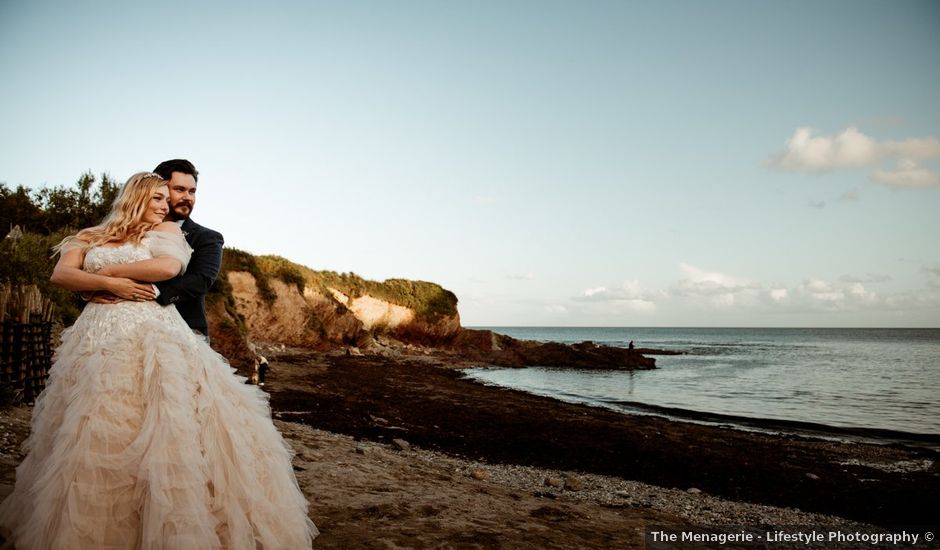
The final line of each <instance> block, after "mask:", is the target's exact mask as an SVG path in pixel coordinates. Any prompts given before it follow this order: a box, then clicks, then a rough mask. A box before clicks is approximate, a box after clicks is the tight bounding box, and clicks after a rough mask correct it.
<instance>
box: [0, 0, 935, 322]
mask: <svg viewBox="0 0 940 550" xmlns="http://www.w3.org/2000/svg"><path fill="white" fill-rule="evenodd" d="M938 28H940V3H937V2H913V1H903V2H881V1H878V2H864V1H847V2H840V1H829V2H800V1H797V2H777V3H769V2H745V1H742V2H732V1H718V2H648V3H645V2H644V3H641V2H626V1H618V2H601V1H589V2H549V1H539V2H536V1H527V2H395V3H392V2H337V3H318V2H273V3H270V4H266V5H263V6H262V5H261V4H260V3H238V2H234V3H232V2H216V3H199V4H198V5H196V6H189V5H187V4H185V3H181V2H160V3H153V2H151V3H146V4H143V3H128V2H85V3H81V4H79V3H72V2H43V1H30V2H27V1H15V0H3V1H0V75H2V80H3V83H4V84H3V86H0V121H2V125H3V127H4V129H5V131H4V132H3V133H2V135H0V181H2V182H6V183H7V184H8V185H18V184H24V185H28V186H30V187H40V186H42V185H58V184H69V183H71V182H73V181H75V180H76V179H77V178H78V176H79V175H80V174H81V173H82V172H84V171H87V170H91V171H92V172H95V173H101V172H108V173H110V174H111V175H112V176H114V177H115V178H117V179H119V180H124V179H126V178H127V177H128V176H129V175H130V174H132V173H134V172H136V171H139V170H145V169H151V168H152V167H153V166H154V165H156V164H157V162H159V161H161V160H164V159H166V158H175V157H185V158H189V159H191V160H192V161H193V162H195V163H196V165H197V167H198V168H199V170H200V172H201V178H200V184H199V195H200V198H199V201H198V203H197V205H196V210H195V214H194V218H195V219H196V220H197V221H199V222H200V223H203V224H204V225H207V226H210V227H212V228H214V229H217V230H219V231H221V232H222V233H223V234H224V235H225V236H226V241H227V244H228V245H230V246H234V247H237V248H241V249H245V250H248V251H251V252H254V253H273V254H279V255H282V256H285V257H287V258H289V259H291V260H294V261H297V262H300V263H303V264H305V265H308V266H310V267H313V268H315V269H331V270H336V271H354V272H356V273H358V274H360V275H363V276H365V277H368V278H372V279H377V280H382V279H385V278H390V277H405V278H411V279H422V280H429V281H434V282H437V283H440V284H441V285H443V286H445V287H446V288H448V289H451V290H453V291H454V292H455V293H456V294H457V296H458V297H459V299H460V306H459V308H460V312H461V316H462V319H463V322H464V324H466V325H587V326H592V325H603V326H940V252H938V250H940V247H938V246H937V245H938V235H940V221H938V219H940V216H938V215H937V212H938V206H940V176H938V172H940V140H938V136H940V109H938V107H937V106H938V105H940V72H938V71H937V70H936V68H935V67H936V60H937V59H938V58H940V33H938V32H937V29H938Z"/></svg>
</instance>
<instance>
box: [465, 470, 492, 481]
mask: <svg viewBox="0 0 940 550" xmlns="http://www.w3.org/2000/svg"><path fill="white" fill-rule="evenodd" d="M470 477H472V478H473V479H477V480H480V481H488V480H489V479H490V474H489V473H488V472H487V471H486V470H483V469H481V468H477V469H476V470H473V471H472V472H470Z"/></svg>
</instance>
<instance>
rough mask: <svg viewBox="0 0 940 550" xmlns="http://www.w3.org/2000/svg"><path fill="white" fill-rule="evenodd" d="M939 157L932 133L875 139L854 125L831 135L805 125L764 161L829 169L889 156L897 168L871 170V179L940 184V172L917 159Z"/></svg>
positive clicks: (901, 183) (805, 169) (788, 166)
mask: <svg viewBox="0 0 940 550" xmlns="http://www.w3.org/2000/svg"><path fill="white" fill-rule="evenodd" d="M938 158H940V139H937V138H936V137H934V136H928V137H924V138H911V139H906V140H903V141H884V142H878V141H876V140H875V139H873V138H871V137H869V136H867V135H865V134H864V133H862V132H861V131H859V130H858V128H855V127H849V128H846V129H845V130H843V131H842V132H841V133H839V134H837V135H834V136H826V135H816V133H815V132H814V130H813V129H811V128H805V127H804V128H797V129H796V131H795V132H794V133H793V135H792V136H791V137H790V139H788V140H787V142H786V146H785V149H784V150H783V151H782V152H780V153H777V154H776V155H774V156H773V157H771V158H770V159H769V160H768V162H767V164H768V165H770V166H772V167H776V168H781V169H783V170H791V171H803V172H828V171H830V170H837V169H844V168H868V167H871V166H874V165H875V164H877V163H879V162H881V161H883V160H886V159H891V160H894V161H896V162H897V165H896V167H895V168H894V169H893V170H883V169H877V170H875V171H873V172H872V173H871V175H870V178H871V179H872V181H875V182H877V183H881V184H884V185H890V186H896V187H933V186H938V185H940V174H937V173H936V172H935V171H933V170H931V169H930V168H927V167H924V166H922V165H920V164H918V163H917V162H918V161H924V160H930V159H938ZM854 198H856V197H851V199H850V200H854Z"/></svg>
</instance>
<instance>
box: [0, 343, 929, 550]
mask: <svg viewBox="0 0 940 550" xmlns="http://www.w3.org/2000/svg"><path fill="white" fill-rule="evenodd" d="M269 352H270V353H271V354H270V355H269V358H270V359H271V364H272V369H271V372H270V374H269V377H268V381H267V384H266V385H265V387H264V388H265V390H266V391H268V392H269V393H270V394H271V404H272V409H273V414H274V418H275V422H276V424H277V426H278V428H279V429H280V430H281V431H282V433H283V434H284V436H285V437H286V438H287V439H288V441H290V443H291V445H292V446H293V448H294V449H295V451H296V453H297V455H296V457H295V461H294V464H295V470H296V473H297V476H298V480H299V481H300V483H301V486H302V488H303V490H304V492H305V494H306V495H307V496H308V497H309V501H310V506H311V507H310V517H311V518H313V520H314V521H315V522H316V523H317V525H318V527H319V528H320V530H321V532H322V534H321V536H320V537H319V538H318V539H317V540H316V542H315V547H316V548H531V547H542V548H574V547H577V548H610V547H618V548H642V547H644V534H645V533H646V531H647V530H648V529H649V528H650V527H651V526H657V525H666V524H694V525H700V526H712V527H713V528H714V529H716V530H720V529H721V528H722V527H721V526H731V525H745V526H749V527H748V528H749V529H750V528H752V529H754V530H760V529H762V527H761V526H766V525H819V526H823V525H829V526H841V527H844V528H857V529H869V530H871V529H877V527H876V526H879V525H881V526H883V525H891V524H896V523H906V524H929V523H932V522H934V521H935V519H936V510H937V504H938V502H937V497H936V494H937V489H938V486H940V483H938V481H940V474H938V466H937V457H936V453H935V452H933V451H929V450H925V449H912V448H904V447H900V446H880V445H864V444H855V443H852V444H849V443H837V442H832V441H821V440H816V439H806V438H800V437H794V436H772V435H764V434H757V433H748V432H742V431H738V430H732V429H728V428H720V427H709V426H699V425H694V424H687V423H678V422H671V421H667V420H663V419H659V418H654V417H639V416H626V415H622V414H618V413H614V412H611V411H606V410H602V409H596V408H592V407H586V406H580V405H571V404H566V403H561V402H558V401H555V400H552V399H548V398H541V397H536V396H531V395H527V394H524V393H521V392H516V391H510V390H504V389H498V388H493V387H488V386H484V385H482V384H478V383H475V382H471V381H469V380H464V379H461V377H460V372H459V370H458V369H456V368H454V367H459V366H462V365H460V363H459V361H455V360H453V359H452V358H447V357H436V356H432V355H423V354H414V355H404V356H398V357H388V356H380V355H372V356H360V357H357V356H346V355H345V354H337V353H333V354H323V353H314V352H310V351H306V350H291V349H284V350H281V351H274V350H269ZM463 366H466V365H463ZM29 415H30V409H29V408H28V407H25V406H19V407H13V408H9V409H6V410H4V411H3V412H2V415H0V424H2V426H0V429H2V436H0V482H2V483H3V484H4V487H3V492H4V493H5V492H6V491H8V490H9V486H10V485H11V484H12V481H13V479H14V468H15V466H16V464H18V462H19V460H21V458H22V454H21V451H20V450H19V448H18V447H19V444H20V443H21V442H22V440H23V439H24V438H25V437H26V435H27V434H28V430H29V424H28V422H29ZM872 524H874V525H872ZM777 547H783V546H777ZM869 547H870V546H869Z"/></svg>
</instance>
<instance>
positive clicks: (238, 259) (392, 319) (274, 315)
mask: <svg viewBox="0 0 940 550" xmlns="http://www.w3.org/2000/svg"><path fill="white" fill-rule="evenodd" d="M207 314H208V315H209V323H210V335H211V337H212V342H213V346H214V347H215V348H216V349H218V350H219V352H220V353H222V354H223V355H225V356H226V357H228V358H229V361H230V362H231V363H232V364H233V365H234V366H236V367H239V368H244V367H247V366H248V365H250V364H251V362H252V361H253V357H254V355H253V353H252V352H251V350H250V347H249V345H248V342H250V341H263V342H266V343H272V344H284V345H286V346H296V347H304V348H310V349H315V350H321V351H326V350H330V349H335V348H340V347H344V348H369V347H371V346H374V345H375V344H376V341H377V339H378V338H382V339H383V340H386V341H391V342H396V343H407V344H417V345H422V346H431V347H438V346H444V345H447V344H448V343H449V342H451V341H452V340H453V339H454V338H456V336H457V335H458V334H459V333H460V331H461V330H462V329H461V326H460V315H459V313H458V312H457V297H456V296H455V295H454V294H453V293H452V292H450V291H448V290H446V289H444V288H442V287H441V286H440V285H437V284H434V283H429V282H425V281H409V280H404V279H388V280H386V281H384V282H381V283H380V282H376V281H368V280H366V279H363V278H361V277H359V276H358V275H355V274H353V273H336V272H332V271H315V270H312V269H310V268H308V267H305V266H302V265H299V264H295V263H293V262H290V261H289V260H286V259H284V258H281V257H278V256H254V255H252V254H249V253H247V252H243V251H240V250H236V249H226V250H225V255H224V261H223V265H222V271H221V273H220V274H219V278H218V280H217V281H216V284H215V285H214V286H213V288H212V291H211V292H210V293H209V296H208V299H207Z"/></svg>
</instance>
